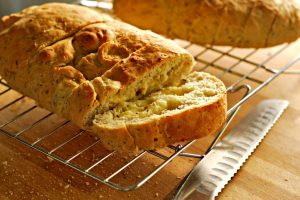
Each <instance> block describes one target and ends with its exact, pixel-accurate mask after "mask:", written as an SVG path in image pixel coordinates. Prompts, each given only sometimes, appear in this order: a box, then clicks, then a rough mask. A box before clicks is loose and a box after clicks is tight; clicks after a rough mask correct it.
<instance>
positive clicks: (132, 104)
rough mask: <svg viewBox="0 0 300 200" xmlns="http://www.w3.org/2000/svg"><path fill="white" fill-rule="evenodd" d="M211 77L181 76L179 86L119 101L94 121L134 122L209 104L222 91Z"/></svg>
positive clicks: (204, 75) (98, 122) (194, 74)
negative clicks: (136, 98) (183, 77)
mask: <svg viewBox="0 0 300 200" xmlns="http://www.w3.org/2000/svg"><path fill="white" fill-rule="evenodd" d="M218 84H219V82H218V81H217V80H216V78H215V77H212V76H208V75H207V74H206V73H203V72H193V73H191V74H189V75H188V76H187V77H186V78H185V79H182V81H181V84H180V85H179V86H169V87H165V88H163V89H161V90H159V91H157V92H153V93H151V94H150V95H148V96H145V97H143V98H141V99H138V100H135V101H125V102H122V103H119V104H118V105H117V106H115V107H114V108H113V109H111V110H109V111H106V112H104V113H102V114H98V115H96V116H95V118H94V123H97V124H98V125H99V124H106V125H107V124H112V125H113V124H116V123H120V122H126V123H136V122H140V121H148V120H150V119H155V118H157V117H159V116H161V115H166V116H167V115H169V114H170V115H172V114H174V113H176V112H180V111H182V110H184V109H190V108H191V107H194V106H198V105H203V106H205V105H206V104H207V103H209V102H210V103H211V102H212V101H213V99H212V98H215V99H216V100H217V99H218V98H219V95H221V94H222V93H223V92H220V91H219V90H220V89H219V88H222V87H220V86H218Z"/></svg>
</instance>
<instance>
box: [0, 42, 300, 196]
mask: <svg viewBox="0 0 300 200" xmlns="http://www.w3.org/2000/svg"><path fill="white" fill-rule="evenodd" d="M179 43H180V44H181V45H183V46H184V45H186V43H185V42H182V41H179ZM280 48H282V46H279V47H275V48H269V49H263V50H258V51H257V52H255V53H252V54H250V53H251V52H253V49H234V50H231V51H230V55H231V56H224V55H223V56H221V55H222V54H221V53H220V52H226V51H228V50H230V48H228V47H218V48H217V49H216V50H206V51H205V52H204V53H202V54H200V55H198V58H199V59H200V60H201V62H199V63H198V64H197V67H198V68H201V67H203V66H204V65H205V64H203V63H204V62H213V63H214V65H216V66H222V67H225V68H228V67H230V66H233V65H234V66H235V67H234V68H233V69H232V71H235V72H238V73H247V72H249V71H250V70H251V69H253V68H254V66H253V65H252V64H251V62H255V63H261V62H263V61H264V60H265V59H267V58H268V57H270V56H272V55H273V54H274V53H275V52H276V51H278V50H279V49H280ZM299 49H300V42H297V43H294V44H292V45H291V46H289V47H288V48H287V49H285V50H284V51H283V53H282V54H279V55H277V56H276V57H275V58H274V59H272V60H270V61H269V62H267V63H265V65H266V66H269V67H274V68H280V67H282V66H283V65H285V64H286V63H287V62H288V61H290V60H291V59H292V58H293V57H295V56H296V55H297V54H299ZM188 50H189V51H191V53H193V54H194V55H196V54H199V52H201V51H202V50H203V47H199V46H195V45H192V46H189V47H188ZM219 51H220V52H219ZM249 54H250V55H249ZM247 55H248V56H247ZM235 56H238V57H247V58H246V59H247V60H248V61H250V62H245V61H239V60H237V59H236V58H235ZM218 57H219V59H217V58H218ZM202 61H204V62H202ZM292 69H299V70H300V62H299V63H297V64H296V65H295V66H294V67H293V68H292ZM205 71H208V72H210V73H213V74H215V75H217V76H219V75H222V73H223V72H222V70H218V69H216V68H213V67H212V66H209V67H208V68H206V70H205ZM253 77H254V78H258V79H261V80H264V79H266V78H267V77H270V73H266V72H265V70H263V69H259V70H257V72H255V73H254V74H253ZM221 78H222V80H223V81H224V82H225V83H226V84H227V85H230V84H231V83H233V82H235V81H237V80H238V79H239V77H238V76H235V75H232V74H230V73H226V74H225V75H223V76H222V77H221ZM243 83H248V84H250V85H251V86H252V87H253V88H255V87H257V86H258V84H257V83H255V82H252V81H243ZM299 85H300V75H281V76H280V77H278V78H277V79H276V80H275V81H273V82H272V83H271V84H270V85H268V86H267V87H266V88H264V89H263V90H261V91H260V92H259V93H258V94H257V95H255V96H254V97H253V98H251V99H250V100H249V101H247V102H246V104H244V105H243V107H242V109H241V110H240V112H239V113H238V115H237V117H236V118H235V120H234V121H233V123H232V124H231V126H230V127H229V130H230V129H231V128H232V127H233V126H234V125H235V124H237V123H238V122H239V120H240V119H241V118H243V117H244V116H245V115H246V114H247V113H248V112H249V111H251V110H252V109H253V108H254V107H255V106H256V105H257V104H258V103H259V102H260V101H262V100H263V99H268V98H280V99H286V100H289V102H290V105H289V107H288V109H287V110H286V111H285V112H284V113H283V115H282V117H281V118H280V119H279V120H278V122H277V123H276V124H275V126H274V127H273V128H272V129H271V131H270V132H269V134H268V135H267V136H266V138H265V139H264V140H263V142H262V143H261V144H260V146H259V147H258V148H257V149H256V150H255V152H254V154H253V155H252V156H251V157H250V158H249V159H248V161H247V162H246V163H245V164H244V166H243V167H242V168H241V170H240V171H239V172H238V173H237V174H236V176H235V177H234V178H233V179H232V180H231V181H230V183H229V184H228V185H227V186H226V188H225V189H224V190H223V191H222V192H221V194H220V195H219V197H218V199H220V200H224V199H243V200H247V199H263V200H266V199H278V200H281V199H291V200H292V199H300V87H299ZM5 89H6V87H4V86H1V87H0V92H2V91H5ZM241 95H242V93H238V94H229V97H228V100H229V102H230V105H233V104H234V103H236V102H237V101H238V100H239V99H240V97H241ZM16 97H20V94H18V93H17V92H14V91H8V92H5V93H4V94H2V95H1V96H0V107H2V106H4V105H6V104H7V103H9V102H10V101H11V100H12V99H15V98H16ZM32 106H34V103H33V101H32V100H30V99H28V98H23V99H21V100H20V101H18V102H17V103H15V104H13V105H11V106H9V107H7V108H6V109H3V110H1V112H0V122H1V124H2V123H5V122H7V121H9V120H11V119H12V118H13V116H15V115H17V114H18V113H21V112H22V111H24V110H26V109H28V108H32ZM47 114H48V112H47V111H45V110H42V109H40V108H32V112H30V113H29V114H28V115H24V116H23V117H22V119H20V120H16V121H15V122H13V123H10V124H8V125H7V126H5V127H4V129H5V130H7V131H9V132H12V133H16V132H18V131H19V130H21V129H23V128H26V127H27V126H28V125H30V124H32V123H33V122H35V121H37V120H38V119H40V118H42V117H43V116H47ZM63 123H65V120H64V119H61V118H59V117H57V116H55V115H51V116H49V117H48V118H47V120H44V121H43V122H41V123H39V124H38V125H37V126H35V127H33V128H31V129H30V130H28V131H24V133H22V134H21V136H20V137H21V138H23V139H26V140H27V141H31V142H34V141H35V140H36V139H38V138H41V137H42V136H43V135H44V134H45V132H46V130H47V131H48V130H50V129H51V128H52V127H55V126H57V125H60V124H63ZM79 132H80V130H79V129H78V128H77V127H76V126H74V125H72V124H69V123H68V124H66V125H65V126H64V127H63V128H62V129H61V130H56V133H55V134H53V135H52V136H50V137H49V138H48V139H47V141H42V142H41V143H40V145H41V146H43V147H45V148H47V149H48V150H50V149H51V148H54V147H55V146H57V145H59V141H61V140H60V139H61V138H71V137H73V136H74V134H75V135H76V134H77V133H79ZM213 138H214V135H211V136H208V137H206V138H203V139H199V140H198V141H197V142H196V143H195V144H193V145H192V146H191V147H189V148H188V149H187V150H186V151H187V152H191V153H203V152H204V151H205V149H206V148H207V146H208V145H209V142H211V141H212V139H213ZM94 140H95V138H93V137H92V136H89V135H87V134H83V135H80V136H79V137H78V138H77V139H76V140H75V141H74V142H73V143H72V144H69V145H66V146H63V147H62V148H60V149H59V150H58V151H57V154H58V155H59V156H61V157H63V158H65V159H67V158H69V157H70V156H71V155H73V154H76V152H77V151H78V149H82V148H83V147H85V146H87V145H89V144H90V143H91V142H93V141H94ZM162 151H163V153H165V154H168V153H170V152H168V150H162ZM101 153H103V155H104V154H105V153H107V152H106V150H105V149H103V147H101V145H95V147H93V150H91V151H89V152H87V153H85V154H84V155H81V156H79V157H78V158H76V159H74V160H73V162H74V163H77V162H78V163H81V164H82V165H84V166H85V167H88V166H90V164H91V163H93V162H95V160H97V159H99V154H101ZM96 154H97V156H95V155H96ZM110 159H111V160H110V161H107V162H106V163H103V165H101V166H99V167H97V168H96V169H94V170H95V172H97V173H98V174H101V175H103V176H107V175H109V174H111V173H112V172H113V171H115V170H116V169H118V168H119V167H120V166H121V165H122V164H124V163H126V162H127V161H128V160H130V159H132V156H131V155H126V154H121V155H115V156H113V157H112V158H110ZM197 161H198V160H197V159H194V158H186V157H177V158H176V159H174V160H173V161H172V162H171V163H170V164H168V165H167V166H166V167H165V168H163V169H162V170H161V171H160V172H159V173H158V174H157V175H155V176H154V177H153V178H152V179H150V180H149V181H148V182H147V183H146V184H144V185H143V186H142V187H140V188H138V189H136V190H134V191H130V192H121V191H117V190H114V189H112V188H110V187H108V186H106V185H104V184H101V183H99V182H97V181H95V180H93V179H91V178H89V177H86V176H84V175H82V174H80V173H78V172H77V171H75V170H73V169H71V168H70V167H67V166H65V165H63V164H60V163H59V162H57V161H54V160H52V159H50V158H49V157H47V156H45V155H43V154H41V153H39V152H37V151H36V150H33V149H31V148H29V147H27V146H25V145H23V144H21V143H20V142H18V141H16V140H15V139H12V138H10V137H8V136H6V135H4V134H2V133H0V199H4V200H6V199H12V200H19V199H76V200H77V199H78V200H79V199H86V200H94V199H116V200H119V199H171V197H172V194H173V192H174V190H175V189H176V187H177V186H178V184H179V183H180V181H181V180H182V179H183V177H184V176H185V175H186V174H187V173H188V172H189V171H190V170H191V169H192V167H193V166H194V164H195V163H196V162H197ZM159 162H161V161H160V160H159V159H158V158H156V157H154V156H151V155H148V156H146V157H143V159H141V160H140V161H138V162H137V164H136V165H135V166H133V167H131V168H130V169H129V170H128V171H126V172H124V173H121V174H120V175H119V176H118V177H117V179H118V180H116V182H119V183H126V184H127V183H133V182H135V181H137V180H139V179H140V178H141V177H143V176H144V175H145V174H146V173H148V172H150V171H151V170H153V169H154V168H155V167H157V165H158V164H159Z"/></svg>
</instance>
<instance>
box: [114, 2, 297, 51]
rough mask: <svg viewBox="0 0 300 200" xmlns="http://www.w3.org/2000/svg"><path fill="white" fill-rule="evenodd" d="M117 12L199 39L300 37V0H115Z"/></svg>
mask: <svg viewBox="0 0 300 200" xmlns="http://www.w3.org/2000/svg"><path fill="white" fill-rule="evenodd" d="M114 11H115V13H116V15H117V16H118V17H119V18H121V19H122V20H124V21H125V22H128V23H131V24H133V25H135V26H138V27H141V28H143V29H150V30H153V31H155V32H158V33H161V34H164V35H167V36H169V37H172V38H177V37H178V38H182V39H185V40H189V41H191V42H194V43H198V44H215V45H231V46H238V47H255V48H260V47H267V46H274V45H277V44H281V43H285V42H292V41H294V40H296V39H297V38H298V37H299V36H300V4H299V2H298V1H295V0H291V1H285V0H278V1H267V0H227V1H220V0H217V1H207V0H201V1H200V0H165V1H161V0H153V1H143V0H115V1H114ZM153 16H155V17H153Z"/></svg>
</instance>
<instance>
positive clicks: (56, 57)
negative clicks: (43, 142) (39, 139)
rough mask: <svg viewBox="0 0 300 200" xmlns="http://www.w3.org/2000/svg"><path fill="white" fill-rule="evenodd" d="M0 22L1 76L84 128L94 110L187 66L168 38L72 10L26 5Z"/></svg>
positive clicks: (171, 78)
mask: <svg viewBox="0 0 300 200" xmlns="http://www.w3.org/2000/svg"><path fill="white" fill-rule="evenodd" d="M0 24H1V26H0V74H1V76H2V78H4V79H5V80H6V81H7V82H8V84H9V85H10V86H11V87H12V88H14V89H15V90H18V91H19V92H21V93H23V94H24V95H26V96H29V97H31V98H32V99H34V100H35V101H36V102H37V104H38V105H39V106H41V107H44V108H46V109H48V110H50V111H53V112H55V113H57V114H58V115H60V116H63V117H65V118H67V119H70V120H71V121H73V122H74V123H75V124H77V125H78V126H80V127H81V128H83V129H89V126H90V121H91V119H92V118H93V115H94V114H95V113H98V112H100V111H103V110H107V109H110V108H112V107H113V106H114V105H116V104H118V103H120V102H123V101H128V100H133V99H137V98H139V97H141V96H143V95H147V94H148V93H151V92H153V91H156V90H158V89H160V88H162V87H164V86H168V85H177V84H179V81H180V79H181V78H182V77H183V76H185V75H186V74H188V73H189V72H190V71H191V69H192V67H193V64H194V60H193V57H192V56H191V55H190V54H189V53H188V52H187V51H186V50H184V49H182V48H180V47H179V46H178V45H176V44H175V43H174V42H173V41H171V40H168V39H165V38H163V37H161V36H159V35H157V34H154V33H152V32H150V31H143V30H140V29H138V28H135V27H133V26H131V25H128V24H125V23H122V22H120V21H117V20H114V19H112V18H111V17H109V16H107V15H105V14H103V13H99V12H96V11H94V10H92V9H89V8H86V7H82V6H78V5H70V4H63V3H49V4H44V5H41V6H33V7H30V8H27V9H25V10H23V11H22V12H20V13H16V14H12V15H10V16H5V17H3V18H2V20H1V21H0Z"/></svg>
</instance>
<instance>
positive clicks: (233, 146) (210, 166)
mask: <svg viewBox="0 0 300 200" xmlns="http://www.w3.org/2000/svg"><path fill="white" fill-rule="evenodd" d="M287 106H288V101H285V100H279V99H270V100H265V101H263V102H261V103H260V104H259V105H258V106H257V107H256V108H255V109H254V110H253V111H252V112H251V113H249V114H248V115H247V116H246V117H245V118H244V119H243V120H242V121H241V122H240V123H239V124H238V125H237V126H236V127H235V128H233V129H232V130H231V131H230V132H229V133H228V134H227V135H226V136H225V137H224V138H223V139H222V140H221V141H220V142H219V143H218V144H217V145H216V146H215V147H214V148H213V149H212V150H211V151H210V152H209V153H208V154H207V155H205V156H204V158H203V159H202V160H201V161H199V163H197V165H196V166H195V167H194V169H193V170H192V171H191V172H190V174H189V175H188V176H187V178H186V179H185V181H184V183H183V184H182V185H181V186H180V188H179V189H178V190H177V193H176V194H175V197H174V200H182V199H199V200H200V199H210V200H211V199H215V197H216V196H217V195H218V193H219V192H220V191H221V190H222V189H223V188H224V186H225V185H226V184H227V183H228V182H229V181H230V179H231V178H232V177H233V176H234V174H235V173H236V172H237V171H238V170H239V169H240V167H241V166H242V165H243V163H244V162H245V161H246V160H247V158H248V157H249V156H250V155H251V154H252V152H253V151H254V149H255V148H256V147H257V146H258V145H259V143H260V142H261V141H262V139H263V138H264V137H265V135H266V134H267V133H268V131H269V130H270V129H271V127H272V126H273V125H274V123H275V122H276V121H277V119H278V118H279V117H280V115H281V114H282V113H283V111H284V110H285V109H286V108H287Z"/></svg>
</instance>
